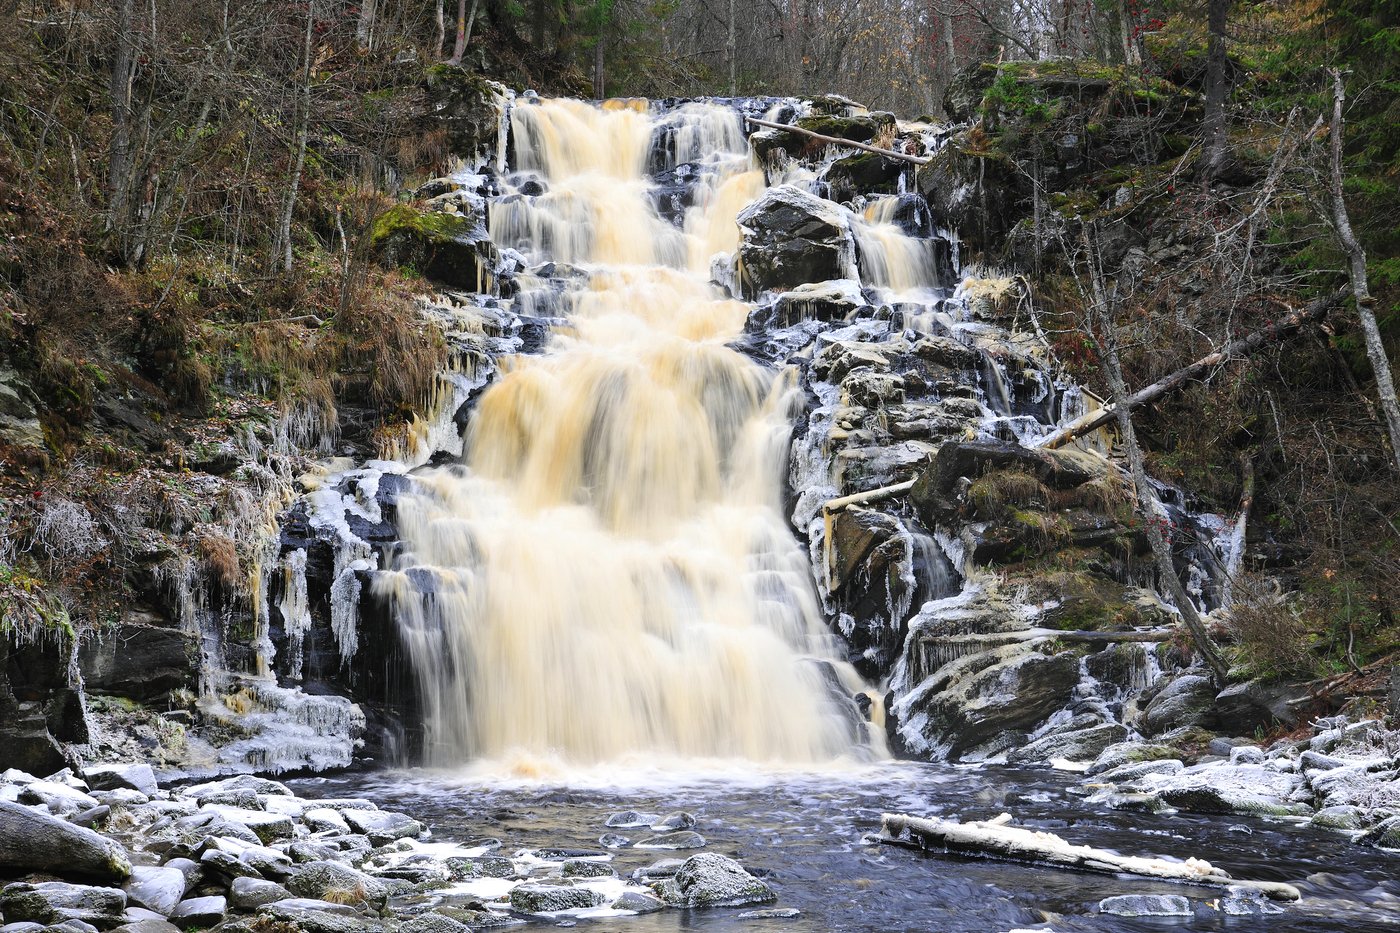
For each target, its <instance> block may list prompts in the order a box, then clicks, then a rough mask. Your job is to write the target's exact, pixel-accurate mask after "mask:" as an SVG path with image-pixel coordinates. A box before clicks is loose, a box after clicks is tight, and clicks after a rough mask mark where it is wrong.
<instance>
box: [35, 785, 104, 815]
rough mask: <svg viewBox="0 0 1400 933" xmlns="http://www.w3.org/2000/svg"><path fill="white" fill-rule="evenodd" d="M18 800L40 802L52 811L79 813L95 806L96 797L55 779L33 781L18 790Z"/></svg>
mask: <svg viewBox="0 0 1400 933" xmlns="http://www.w3.org/2000/svg"><path fill="white" fill-rule="evenodd" d="M19 802H20V803H24V804H30V805H34V804H40V805H42V806H45V807H48V808H49V810H51V811H52V812H54V813H80V812H82V811H83V810H91V809H92V808H93V807H95V806H97V805H98V803H97V798H96V797H93V796H91V795H90V794H87V793H84V792H83V791H81V790H79V789H77V788H76V787H70V786H68V785H67V784H60V783H58V782H57V781H35V782H34V783H32V784H26V785H25V786H24V789H23V790H21V791H20V792H19Z"/></svg>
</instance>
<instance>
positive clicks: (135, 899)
mask: <svg viewBox="0 0 1400 933" xmlns="http://www.w3.org/2000/svg"><path fill="white" fill-rule="evenodd" d="M185 887H186V882H185V873H184V872H182V871H180V869H178V868H156V867H154V866H150V865H137V866H136V867H135V868H133V869H132V874H131V880H130V881H128V882H127V883H126V885H125V886H124V887H123V890H125V891H126V896H127V900H129V901H130V902H131V903H133V904H136V905H137V906H138V907H144V908H146V909H147V910H153V911H155V912H156V913H158V914H160V915H161V916H162V917H168V916H170V914H171V913H172V912H173V911H174V910H175V908H176V907H177V906H178V905H179V903H180V901H181V899H182V898H184V896H185Z"/></svg>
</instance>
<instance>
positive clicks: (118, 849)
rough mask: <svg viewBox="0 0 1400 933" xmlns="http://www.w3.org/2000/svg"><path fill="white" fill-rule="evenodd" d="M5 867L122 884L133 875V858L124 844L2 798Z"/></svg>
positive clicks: (0, 850)
mask: <svg viewBox="0 0 1400 933" xmlns="http://www.w3.org/2000/svg"><path fill="white" fill-rule="evenodd" d="M0 870H4V871H7V872H16V873H19V872H25V871H43V872H52V873H54V874H62V875H64V876H69V877H74V878H84V879H88V880H92V881H105V882H117V883H121V882H123V881H125V880H126V879H127V878H129V877H130V876H131V860H130V857H129V856H128V855H127V851H126V849H125V848H123V847H122V846H121V845H120V844H119V843H116V842H113V841H112V840H111V839H107V838H105V837H103V836H100V835H98V834H97V833H95V832H93V831H92V830H90V829H83V828H82V827H80V826H73V825H71V824H69V823H67V822H65V821H64V820H61V819H58V818H57V817H53V816H50V815H48V814H45V813H39V812H38V811H35V810H31V809H29V808H28V807H22V806H20V805H19V804H14V803H8V802H5V801H0Z"/></svg>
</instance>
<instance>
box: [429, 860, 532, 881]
mask: <svg viewBox="0 0 1400 933" xmlns="http://www.w3.org/2000/svg"><path fill="white" fill-rule="evenodd" d="M444 864H445V865H446V866H447V870H448V871H450V872H451V873H452V880H454V881H467V880H470V879H472V878H510V877H512V876H513V875H514V874H515V863H514V862H512V861H511V860H510V859H508V858H503V857H501V856H498V855H482V856H476V857H474V858H467V857H465V856H459V855H454V856H453V857H452V858H449V859H448V860H447V861H446V862H445V863H444Z"/></svg>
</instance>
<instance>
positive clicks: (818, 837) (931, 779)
mask: <svg viewBox="0 0 1400 933" xmlns="http://www.w3.org/2000/svg"><path fill="white" fill-rule="evenodd" d="M290 785H291V786H292V787H293V789H294V790H295V791H296V793H297V794H299V795H304V796H307V797H343V796H364V797H368V798H370V799H372V800H374V801H375V802H376V803H378V804H380V805H381V806H383V807H392V808H395V809H402V810H405V811H408V812H411V813H414V814H415V815H416V816H417V817H418V818H419V819H422V820H424V821H425V822H427V823H428V824H429V825H431V826H432V828H433V833H434V838H435V839H436V840H440V841H449V840H450V841H460V842H467V841H472V840H479V839H481V838H483V837H494V838H498V839H501V840H502V841H503V842H504V851H506V852H507V853H513V852H514V851H515V850H518V849H522V848H538V847H543V846H554V847H568V848H579V849H591V850H598V849H599V845H598V838H599V836H600V835H602V834H603V833H605V832H610V831H616V832H620V833H623V834H626V835H630V836H632V838H633V840H634V841H635V840H638V839H639V838H640V836H641V835H643V834H645V833H646V832H647V831H646V830H645V829H643V830H641V832H640V834H639V833H638V832H637V831H634V830H609V829H607V828H606V827H605V825H604V823H605V821H606V819H607V818H608V816H609V815H611V814H613V813H617V812H619V811H623V810H638V811H644V812H650V813H657V814H666V813H670V812H674V811H677V810H684V811H687V812H691V813H693V814H694V815H695V816H696V818H697V821H698V823H697V825H696V827H695V829H696V830H697V831H698V832H700V833H701V834H702V835H704V837H705V838H706V840H707V842H708V843H709V845H708V846H707V847H706V851H714V852H720V853H723V854H727V855H731V856H733V857H735V858H737V859H738V860H739V861H740V862H742V863H743V864H744V865H745V866H746V867H747V868H749V869H750V870H751V871H753V872H754V873H755V874H757V875H760V876H761V877H763V878H764V879H765V880H767V881H768V882H769V883H770V884H772V885H773V887H774V888H775V890H776V891H777V892H778V903H777V905H776V906H777V907H779V908H797V909H798V910H800V911H801V914H800V915H799V916H797V917H795V918H784V919H740V917H739V914H740V913H742V912H741V911H737V910H711V911H695V910H692V911H664V912H661V913H656V914H649V915H643V916H630V917H615V918H599V919H591V920H590V919H574V918H569V919H561V920H560V921H558V922H559V923H563V924H573V923H577V924H578V926H579V928H580V929H586V930H589V931H595V933H612V931H618V933H623V931H627V933H654V931H672V930H705V931H716V933H718V931H729V930H745V931H760V930H775V931H776V930H790V931H796V930H803V931H805V930H842V931H891V933H893V931H942V933H1000V931H1011V930H1017V929H1027V930H1030V929H1033V930H1055V931H1060V933H1066V931H1123V933H1132V931H1155V930H1167V929H1170V930H1193V931H1195V930H1199V931H1215V930H1222V931H1224V930H1229V931H1244V930H1249V931H1253V930H1269V931H1277V933H1283V931H1289V933H1324V931H1337V930H1343V929H1345V930H1349V931H1353V933H1359V931H1365V930H1393V929H1396V928H1398V927H1400V880H1397V879H1396V878H1395V872H1394V863H1393V860H1392V859H1390V858H1389V857H1388V856H1386V855H1385V854H1383V853H1375V852H1370V851H1367V850H1365V849H1360V848H1358V847H1356V846H1354V845H1353V844H1351V843H1350V842H1349V841H1348V840H1347V839H1346V838H1345V837H1344V836H1342V835H1339V834H1336V833H1325V832H1321V831H1318V830H1314V829H1309V828H1307V827H1304V826H1296V825H1290V823H1288V822H1286V821H1281V820H1266V819H1254V818H1246V817H1204V816H1198V815H1194V814H1186V813H1180V814H1173V815H1147V814H1137V813H1127V812H1122V811H1111V810H1108V809H1104V808H1097V807H1094V806H1092V805H1089V804H1086V803H1085V802H1084V801H1083V800H1082V799H1080V798H1079V797H1078V796H1076V795H1075V794H1074V793H1073V792H1072V789H1073V787H1074V785H1073V784H1072V783H1071V780H1070V778H1069V776H1066V775H1061V774H1057V773H1055V772H1040V771H1019V770H1011V769H1005V768H989V767H977V768H974V767H964V768H960V767H951V766H948V765H938V764H921V763H916V762H895V763H884V764H878V765H870V766H864V767H861V768H859V769H855V770H838V769H834V768H833V769H831V770H824V771H807V772H799V771H786V772H773V771H766V772H765V771H758V770H751V769H743V767H742V766H736V767H735V768H734V769H731V770H724V771H719V770H717V771H715V772H713V773H712V774H706V773H705V772H703V771H699V770H690V771H689V772H686V773H679V772H678V773H667V772H664V771H658V770H641V769H637V770H630V771H629V770H627V769H624V768H612V769H606V770H604V769H598V770H596V771H593V772H581V773H574V774H571V775H570V776H569V777H568V778H567V779H565V778H560V777H555V776H553V775H551V774H545V775H543V776H533V775H532V776H531V777H529V778H520V777H512V776H510V775H508V774H502V773H501V772H500V771H499V770H494V769H487V768H483V767H477V768H472V769H470V770H466V771H459V772H447V771H427V770H410V771H385V772H373V773H360V774H346V775H339V776H335V777H319V778H307V779H302V780H298V781H293V782H290ZM883 812H902V813H912V814H919V815H929V816H933V815H938V816H955V817H958V818H960V819H963V820H971V819H986V818H990V817H994V816H996V815H997V814H999V813H1001V812H1009V813H1012V814H1013V815H1015V816H1016V818H1017V819H1018V821H1021V822H1022V823H1024V824H1027V825H1031V826H1034V827H1035V828H1040V829H1046V830H1049V831H1051V832H1054V833H1056V834H1058V835H1062V836H1064V837H1065V838H1066V839H1067V840H1069V841H1071V842H1075V843H1084V844H1092V845H1096V846H1100V847H1106V848H1111V849H1116V850H1119V851H1122V852H1124V853H1133V854H1155V855H1162V856H1171V857H1176V858H1182V859H1185V858H1187V857H1191V856H1195V857H1198V858H1205V859H1208V860H1209V861H1211V862H1212V863H1214V864H1215V865H1217V866H1219V867H1222V868H1224V869H1225V870H1226V871H1228V872H1229V873H1230V874H1231V875H1233V876H1234V877H1236V878H1248V879H1252V880H1272V881H1285V882H1288V883H1290V884H1293V885H1295V886H1297V887H1298V888H1299V890H1300V891H1301V892H1302V900H1301V901H1300V902H1298V903H1296V904H1290V905H1286V906H1283V907H1280V908H1275V907H1274V906H1273V905H1270V907H1269V908H1268V909H1270V910H1273V909H1277V910H1278V912H1277V913H1271V914H1269V915H1267V916H1262V915H1260V914H1259V913H1257V912H1250V913H1247V914H1244V915H1230V914H1228V913H1226V912H1225V911H1224V909H1223V908H1224V907H1225V905H1224V904H1223V902H1222V895H1223V893H1224V892H1221V891H1219V890H1218V889H1212V888H1205V887H1194V886H1189V885H1179V884H1171V883H1164V882H1153V881H1148V880H1144V879H1138V878H1131V877H1113V876H1107V875H1094V874H1087V873H1078V872H1067V871H1058V870H1052V869H1046V868H1041V867H1035V866H1027V865H1017V864H1011V863H1006V862H999V861H991V860H982V859H970V858H960V857H944V856H926V855H923V854H920V853H917V852H913V851H908V850H904V849H900V848H895V847H892V846H888V845H881V844H879V843H876V842H874V841H873V839H872V836H871V834H874V833H877V832H878V831H879V828H880V815H881V813H883ZM612 854H613V860H612V864H613V865H614V867H615V868H616V869H617V871H618V873H619V875H622V876H624V877H626V876H627V875H629V874H630V873H631V872H632V871H633V870H634V869H636V868H640V867H643V866H645V865H648V864H651V863H652V862H654V861H656V860H658V859H660V858H666V857H670V856H674V855H680V856H682V857H683V856H685V855H687V854H690V853H687V852H680V853H676V852H668V851H665V850H657V849H639V848H623V849H616V850H612ZM1338 866H1346V867H1345V870H1339V869H1338ZM1127 894H1162V895H1182V896H1185V897H1187V898H1189V899H1190V902H1191V904H1192V907H1193V908H1194V910H1195V915H1194V917H1180V916H1178V917H1143V918H1128V917H1122V916H1113V915H1107V914H1101V913H1099V910H1098V903H1099V901H1100V900H1101V899H1103V898H1107V897H1113V896H1117V895H1127Z"/></svg>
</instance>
